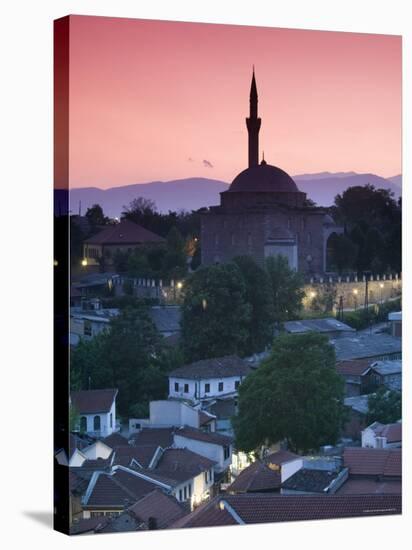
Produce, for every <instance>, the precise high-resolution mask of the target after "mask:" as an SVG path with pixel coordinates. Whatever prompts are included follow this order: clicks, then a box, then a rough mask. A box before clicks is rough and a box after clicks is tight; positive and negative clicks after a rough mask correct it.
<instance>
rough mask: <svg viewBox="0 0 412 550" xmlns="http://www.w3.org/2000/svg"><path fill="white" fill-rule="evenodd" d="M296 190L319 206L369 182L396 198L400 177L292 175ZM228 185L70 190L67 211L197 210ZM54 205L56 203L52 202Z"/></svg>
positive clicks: (189, 181)
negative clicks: (148, 206)
mask: <svg viewBox="0 0 412 550" xmlns="http://www.w3.org/2000/svg"><path fill="white" fill-rule="evenodd" d="M292 177H293V179H294V180H295V181H296V184H297V185H298V187H299V189H300V190H301V191H304V192H305V193H307V196H308V198H310V199H312V200H313V201H314V202H315V203H316V204H318V205H319V206H330V205H331V204H333V201H334V198H335V196H336V195H337V194H338V193H343V191H345V189H347V188H348V187H352V186H354V185H366V184H367V183H370V184H372V185H374V186H375V187H376V188H378V189H380V188H383V189H388V190H390V191H392V192H393V193H394V195H395V197H396V198H398V197H399V196H400V195H401V191H402V176H401V175H396V176H393V177H391V178H382V177H381V176H378V175H376V174H358V173H356V172H335V173H333V172H320V173H316V174H298V175H296V176H292ZM228 186H229V184H228V183H226V182H224V181H220V180H215V179H207V178H185V179H180V180H172V181H153V182H150V183H136V184H133V185H124V186H120V187H111V188H109V189H99V188H98V187H79V188H74V189H71V190H70V210H71V212H72V213H73V214H77V213H79V210H80V212H81V213H82V214H84V213H85V212H86V210H87V208H89V207H91V206H92V205H93V204H100V205H101V206H102V208H103V211H104V213H105V215H106V216H110V217H120V214H121V212H122V211H123V207H124V206H126V205H128V204H129V203H130V202H131V201H132V200H133V199H134V198H137V197H145V198H147V199H151V200H153V201H154V202H155V203H156V205H157V208H158V210H159V211H161V212H167V211H168V210H172V211H179V210H188V211H190V210H197V209H198V208H201V207H202V206H213V205H217V204H219V193H220V192H222V191H225V190H226V189H228ZM56 202H58V200H57V201H56Z"/></svg>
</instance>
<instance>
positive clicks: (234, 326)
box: [181, 263, 252, 361]
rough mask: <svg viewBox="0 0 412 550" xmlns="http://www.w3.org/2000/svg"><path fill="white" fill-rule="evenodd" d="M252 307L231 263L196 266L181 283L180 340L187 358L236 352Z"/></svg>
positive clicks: (237, 269) (238, 350) (245, 336)
mask: <svg viewBox="0 0 412 550" xmlns="http://www.w3.org/2000/svg"><path fill="white" fill-rule="evenodd" d="M251 314H252V307H251V305H250V304H249V303H248V302H247V288H246V284H245V282H244V280H243V277H242V273H241V271H240V269H239V267H238V266H237V265H236V264H235V263H230V264H219V265H214V266H210V267H200V268H199V269H198V270H197V271H196V272H195V273H193V274H192V275H190V276H189V277H188V279H187V280H186V282H185V289H184V301H183V306H182V322H181V326H182V332H181V340H182V347H183V351H184V356H185V359H186V360H187V361H196V360H199V359H206V358H209V357H219V356H223V355H230V354H238V353H241V352H242V347H243V343H244V341H245V340H246V338H247V337H248V330H247V327H248V324H249V322H250V319H251Z"/></svg>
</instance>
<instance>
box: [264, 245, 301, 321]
mask: <svg viewBox="0 0 412 550" xmlns="http://www.w3.org/2000/svg"><path fill="white" fill-rule="evenodd" d="M266 270H267V273H268V275H269V280H270V284H271V290H272V301H273V319H274V321H275V322H276V323H282V322H284V321H287V320H288V319H293V318H296V316H297V315H298V313H299V311H300V310H301V308H302V299H303V297H304V295H305V293H304V291H303V288H302V287H303V280H302V276H301V275H300V273H298V272H297V271H295V270H293V269H291V268H290V267H289V264H288V260H287V258H285V256H282V255H281V254H278V255H277V256H270V257H269V258H267V259H266Z"/></svg>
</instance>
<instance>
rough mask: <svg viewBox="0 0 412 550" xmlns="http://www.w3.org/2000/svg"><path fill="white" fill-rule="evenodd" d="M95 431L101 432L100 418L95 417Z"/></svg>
mask: <svg viewBox="0 0 412 550" xmlns="http://www.w3.org/2000/svg"><path fill="white" fill-rule="evenodd" d="M93 430H94V431H95V432H99V431H100V416H95V417H94V419H93Z"/></svg>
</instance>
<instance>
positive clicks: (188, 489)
mask: <svg viewBox="0 0 412 550" xmlns="http://www.w3.org/2000/svg"><path fill="white" fill-rule="evenodd" d="M187 492H188V493H189V498H190V497H191V496H192V486H191V485H188V487H187Z"/></svg>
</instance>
